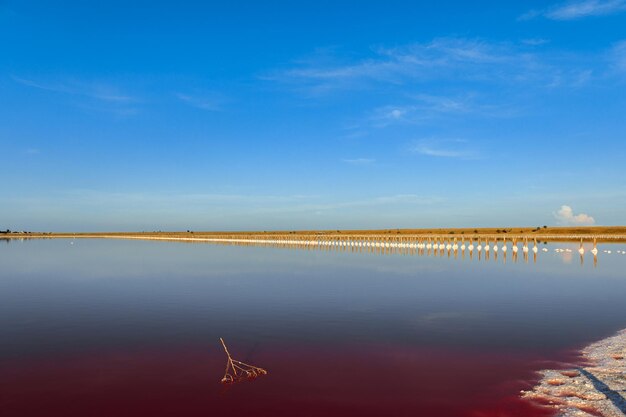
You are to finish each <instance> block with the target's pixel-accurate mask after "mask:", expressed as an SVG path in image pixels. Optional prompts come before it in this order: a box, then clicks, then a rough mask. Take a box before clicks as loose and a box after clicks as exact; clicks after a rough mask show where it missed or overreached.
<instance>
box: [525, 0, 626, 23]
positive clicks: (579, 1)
mask: <svg viewBox="0 0 626 417" xmlns="http://www.w3.org/2000/svg"><path fill="white" fill-rule="evenodd" d="M625 10H626V0H574V1H569V2H566V3H560V4H557V5H555V6H553V7H550V8H547V9H543V10H531V11H529V12H527V13H525V14H523V15H522V16H520V20H528V19H532V18H535V17H538V16H543V17H545V18H548V19H552V20H576V19H582V18H585V17H590V16H607V15H611V14H616V13H620V12H623V11H625Z"/></svg>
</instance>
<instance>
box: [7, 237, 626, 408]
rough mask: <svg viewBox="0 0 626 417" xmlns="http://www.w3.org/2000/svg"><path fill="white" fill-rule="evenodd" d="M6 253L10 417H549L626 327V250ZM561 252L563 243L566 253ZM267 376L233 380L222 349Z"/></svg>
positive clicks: (21, 249)
mask: <svg viewBox="0 0 626 417" xmlns="http://www.w3.org/2000/svg"><path fill="white" fill-rule="evenodd" d="M71 243H72V242H70V241H69V240H45V241H44V240H33V241H24V242H20V241H12V242H7V243H6V244H2V245H0V265H2V268H1V270H0V415H2V416H3V417H4V416H25V417H28V416H94V417H96V416H111V415H115V416H138V415H150V416H211V415H218V414H219V415H233V416H350V415H355V416H461V417H462V416H475V417H481V416H484V417H490V416H494V417H495V416H499V417H503V416H520V417H521V416H531V417H532V416H549V415H551V410H550V409H547V408H542V407H540V406H538V405H535V404H531V403H528V402H526V401H523V400H521V399H520V398H519V391H520V390H521V389H527V388H529V387H530V386H532V385H533V384H534V382H535V380H536V378H537V375H536V371H537V370H539V369H543V368H554V367H558V366H562V364H563V363H565V362H571V361H575V360H576V359H577V356H576V349H578V348H579V347H581V346H583V345H585V344H587V343H589V342H591V341H593V340H597V339H600V338H603V337H606V336H608V335H610V334H612V333H613V332H614V331H616V330H618V329H621V328H623V327H626V326H625V324H626V303H624V302H623V298H624V294H626V277H625V276H624V274H623V272H622V271H623V270H624V267H625V266H626V257H623V258H622V257H618V256H612V257H611V256H605V257H600V259H599V262H598V264H597V266H595V267H594V265H593V262H592V260H591V259H589V260H587V259H585V262H583V264H582V265H581V264H580V262H579V261H578V259H577V256H578V254H576V257H575V258H574V259H572V257H571V256H570V257H567V256H564V255H563V254H557V253H554V252H553V251H552V248H553V247H552V245H548V246H546V247H548V248H550V252H547V253H543V252H540V254H539V257H538V259H537V262H536V263H533V262H532V260H531V261H529V262H528V263H527V262H524V261H523V260H518V262H512V260H511V259H509V260H508V261H507V263H504V262H503V260H502V259H501V258H500V259H499V260H494V259H490V260H484V259H481V260H480V261H479V260H478V259H477V258H474V259H472V260H469V259H468V258H465V259H461V258H460V257H459V258H457V259H454V257H447V256H444V257H428V256H417V255H387V256H382V255H375V254H369V253H350V252H328V251H306V250H293V249H291V250H290V249H280V248H267V247H236V246H215V245H209V244H183V243H170V242H148V241H143V242H142V241H115V240H76V241H74V242H73V244H71ZM558 246H559V247H566V246H565V245H563V244H560V245H558ZM219 337H223V338H224V339H225V340H226V342H227V343H228V346H229V349H230V351H231V353H232V355H233V357H234V358H235V359H239V360H241V361H244V362H247V363H251V364H253V365H257V366H260V367H263V368H265V369H267V370H268V374H267V375H265V376H262V377H260V378H258V379H256V380H254V381H245V382H242V383H238V384H233V385H228V386H224V385H222V384H220V383H219V381H220V379H221V378H222V375H223V373H224V368H225V365H226V356H225V354H224V352H223V350H222V348H221V345H220V344H219Z"/></svg>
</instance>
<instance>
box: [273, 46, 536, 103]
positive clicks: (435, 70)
mask: <svg viewBox="0 0 626 417" xmlns="http://www.w3.org/2000/svg"><path fill="white" fill-rule="evenodd" d="M529 59H531V57H529V56H523V55H519V54H516V53H514V51H512V50H511V48H510V46H509V45H506V44H497V43H490V42H487V41H483V40H479V39H464V38H454V37H450V38H437V39H434V40H432V41H430V42H427V43H417V44H411V45H405V46H398V47H393V48H384V47H379V48H375V49H374V50H373V56H372V57H371V58H367V59H362V60H360V61H356V62H350V63H341V64H339V63H338V64H333V62H332V60H329V59H328V57H326V56H325V57H324V59H321V60H316V59H315V58H312V59H309V60H306V61H304V62H301V65H298V66H296V67H294V68H290V69H286V70H280V71H275V72H274V73H271V74H267V75H266V76H264V78H266V79H269V80H272V81H278V82H284V83H298V84H305V85H306V86H308V87H309V88H310V89H311V90H312V91H314V92H324V91H328V90H334V89H339V88H356V87H363V86H365V85H367V84H369V83H373V82H383V83H393V84H403V83H404V82H406V81H407V80H415V79H418V80H419V79H422V80H428V79H432V78H442V77H445V76H446V73H447V75H448V76H451V75H454V76H455V77H459V76H461V77H464V78H473V77H481V78H482V77H486V76H488V75H487V74H484V75H482V74H483V71H484V69H485V68H486V67H489V66H491V65H496V64H497V65H499V66H502V65H510V69H511V70H512V69H513V68H514V67H519V65H520V64H522V63H523V62H526V61H528V60H529ZM524 66H526V65H524ZM460 67H462V68H464V70H465V71H464V72H463V73H458V72H456V71H455V70H456V69H458V68H460ZM453 73H454V74H453Z"/></svg>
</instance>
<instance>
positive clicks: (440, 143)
mask: <svg viewBox="0 0 626 417" xmlns="http://www.w3.org/2000/svg"><path fill="white" fill-rule="evenodd" d="M411 151H412V152H414V153H417V154H420V155H424V156H430V157H436V158H456V159H478V158H480V157H481V154H480V153H479V152H478V151H477V150H475V149H473V148H471V146H470V143H469V142H468V141H467V140H464V139H425V140H420V141H417V142H416V143H415V144H414V145H413V146H412V147H411Z"/></svg>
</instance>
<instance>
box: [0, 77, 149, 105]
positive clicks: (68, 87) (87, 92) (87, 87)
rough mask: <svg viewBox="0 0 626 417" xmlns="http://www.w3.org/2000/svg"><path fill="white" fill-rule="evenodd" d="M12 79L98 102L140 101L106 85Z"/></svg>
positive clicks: (41, 88) (71, 81)
mask: <svg viewBox="0 0 626 417" xmlns="http://www.w3.org/2000/svg"><path fill="white" fill-rule="evenodd" d="M11 78H12V79H13V81H15V82H17V83H19V84H22V85H24V86H27V87H32V88H37V89H39V90H45V91H50V92H54V93H62V94H70V95H76V96H85V97H89V98H93V99H96V100H101V101H108V102H117V103H129V102H138V101H140V100H139V99H138V98H137V97H134V96H131V95H129V94H125V93H123V92H121V91H120V89H119V88H117V87H115V86H112V85H109V84H105V83H99V82H84V81H76V80H69V81H64V82H42V81H38V80H33V79H29V78H22V77H17V76H12V77H11Z"/></svg>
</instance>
